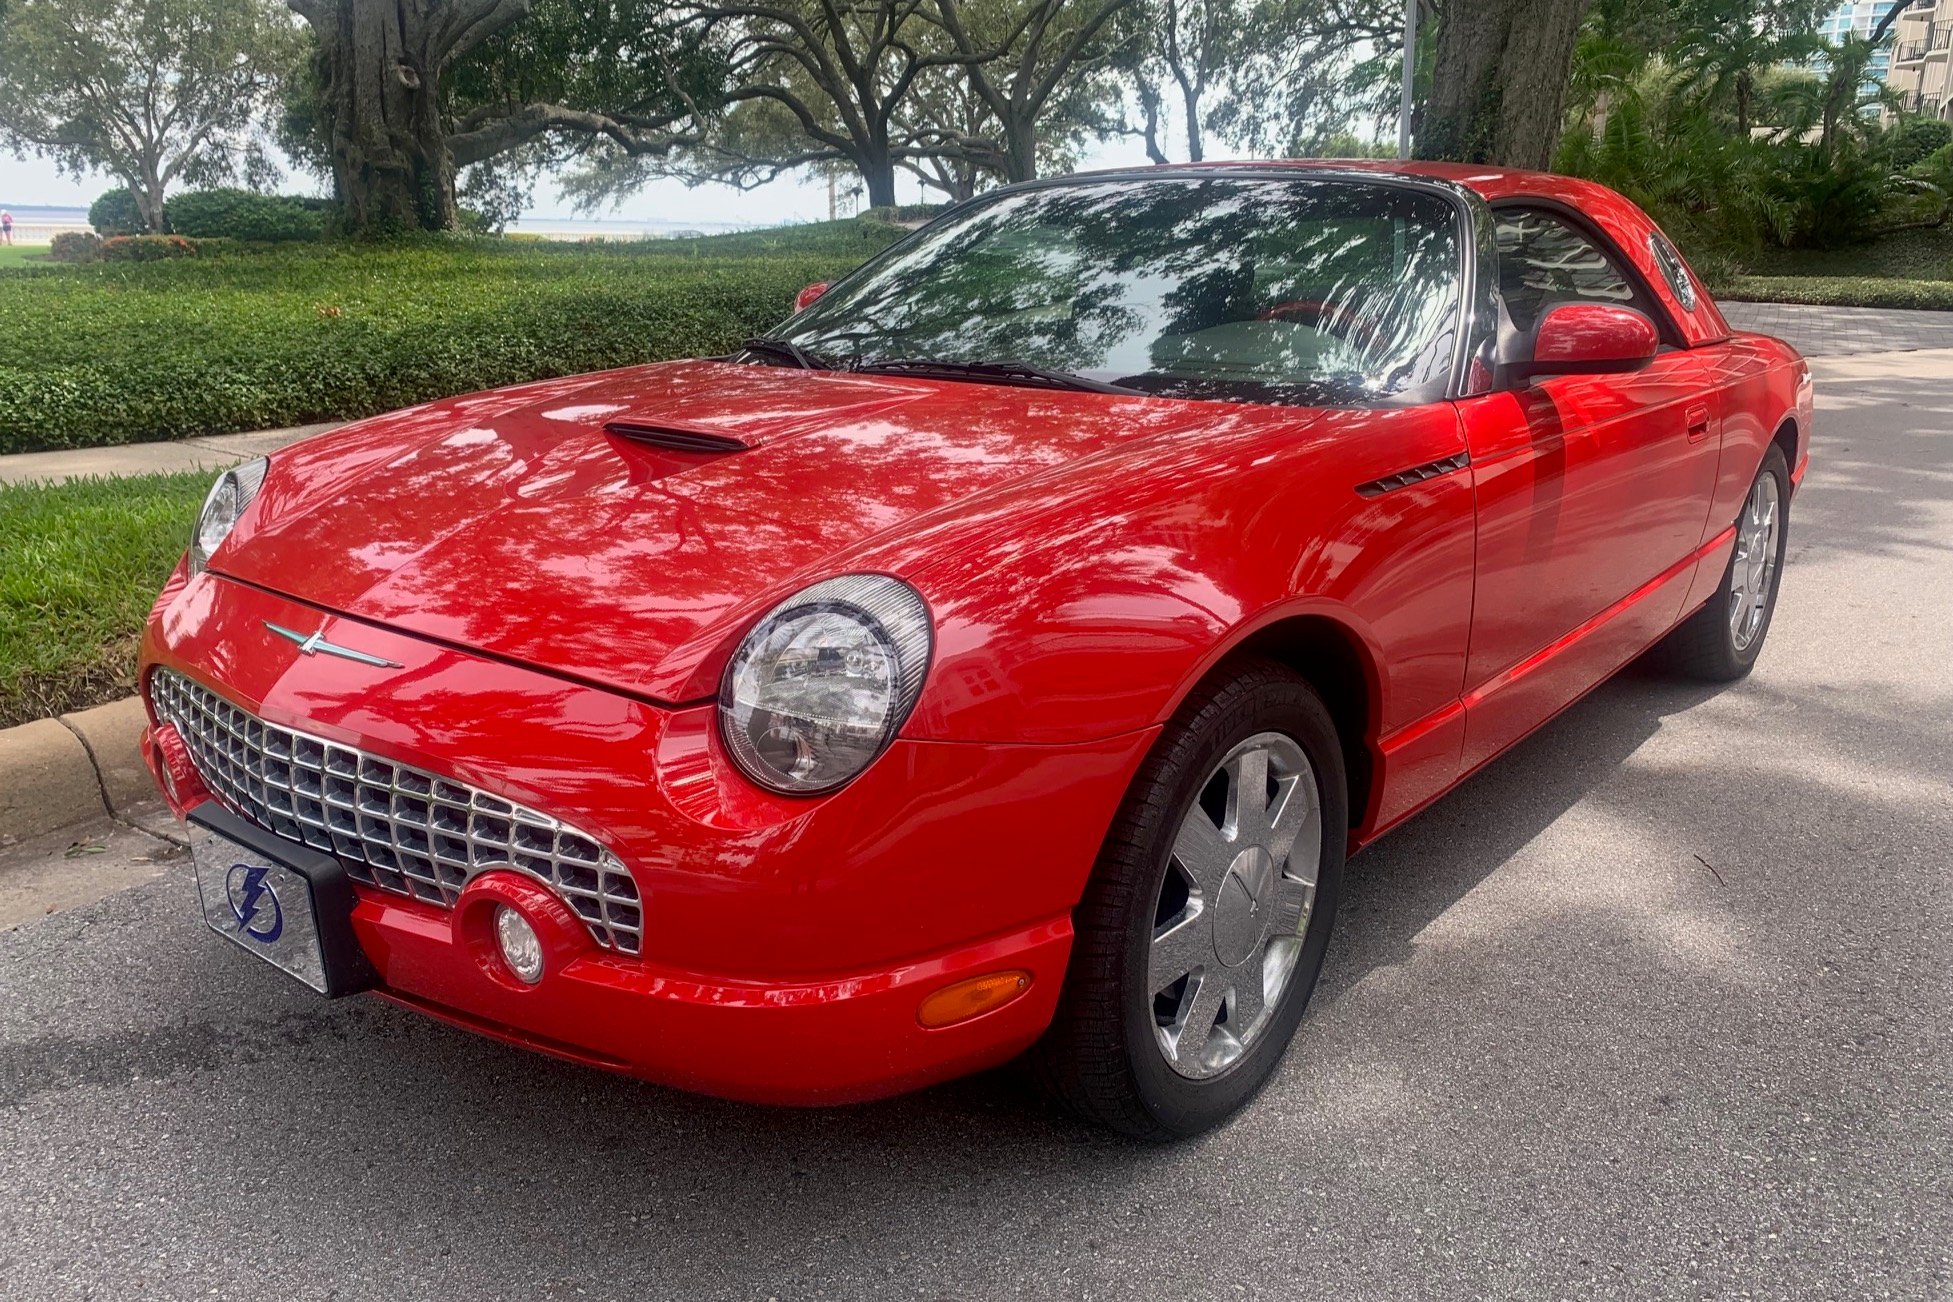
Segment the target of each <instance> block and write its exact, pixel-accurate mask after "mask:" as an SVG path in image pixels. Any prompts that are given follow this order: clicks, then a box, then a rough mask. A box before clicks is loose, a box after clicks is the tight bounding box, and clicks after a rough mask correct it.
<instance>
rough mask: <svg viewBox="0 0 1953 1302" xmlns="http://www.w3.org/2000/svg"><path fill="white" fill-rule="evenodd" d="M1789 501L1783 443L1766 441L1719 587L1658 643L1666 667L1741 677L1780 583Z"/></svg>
mask: <svg viewBox="0 0 1953 1302" xmlns="http://www.w3.org/2000/svg"><path fill="white" fill-rule="evenodd" d="M1789 508H1790V469H1789V466H1788V464H1787V463H1786V462H1785V461H1784V455H1783V450H1782V449H1781V448H1778V447H1776V446H1775V445H1772V446H1771V448H1770V450H1769V451H1768V452H1766V453H1764V455H1763V465H1762V467H1761V468H1760V469H1758V470H1757V472H1756V479H1755V480H1754V481H1753V482H1752V483H1751V484H1750V491H1749V495H1748V496H1747V497H1745V498H1744V499H1743V509H1742V512H1741V513H1740V514H1739V515H1738V516H1737V517H1736V546H1735V549H1734V550H1733V551H1732V552H1731V553H1730V557H1729V568H1728V569H1726V570H1725V571H1724V572H1723V576H1722V584H1721V586H1719V587H1718V588H1717V589H1716V594H1715V595H1714V596H1713V597H1711V598H1709V601H1708V604H1706V605H1705V606H1703V607H1702V609H1700V610H1698V611H1696V612H1695V614H1693V615H1691V616H1689V617H1688V618H1687V619H1686V620H1683V621H1682V623H1681V624H1680V625H1679V626H1678V627H1677V628H1676V629H1675V631H1674V632H1672V633H1670V634H1669V635H1668V637H1667V638H1666V640H1664V641H1663V642H1662V643H1661V646H1660V648H1659V654H1660V657H1661V659H1662V661H1663V662H1664V663H1665V664H1667V665H1668V666H1669V667H1670V668H1672V669H1674V670H1675V671H1676V672H1678V673H1681V674H1685V675H1687V676H1688V677H1691V678H1701V679H1706V680H1708V681H1710V682H1719V683H1720V682H1730V681H1732V680H1734V679H1737V678H1741V677H1743V676H1744V675H1745V674H1747V673H1749V671H1750V669H1751V668H1752V667H1753V666H1754V665H1755V664H1756V657H1757V656H1758V654H1759V653H1761V652H1762V650H1763V638H1764V635H1765V634H1766V633H1768V632H1769V631H1770V617H1771V616H1772V615H1773V614H1774V613H1775V612H1776V608H1777V589H1778V586H1779V585H1780V584H1781V583H1782V582H1783V556H1784V549H1785V547H1786V546H1787V545H1788V544H1789V539H1790V516H1789Z"/></svg>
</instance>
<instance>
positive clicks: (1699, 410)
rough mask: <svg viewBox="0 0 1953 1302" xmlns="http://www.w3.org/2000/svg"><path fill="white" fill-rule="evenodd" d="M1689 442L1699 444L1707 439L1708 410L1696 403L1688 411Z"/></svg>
mask: <svg viewBox="0 0 1953 1302" xmlns="http://www.w3.org/2000/svg"><path fill="white" fill-rule="evenodd" d="M1688 422H1689V442H1691V443H1700V442H1701V441H1702V440H1703V439H1706V438H1708V437H1709V408H1708V406H1707V405H1706V404H1703V403H1697V404H1696V405H1695V406H1693V407H1690V408H1689V410H1688Z"/></svg>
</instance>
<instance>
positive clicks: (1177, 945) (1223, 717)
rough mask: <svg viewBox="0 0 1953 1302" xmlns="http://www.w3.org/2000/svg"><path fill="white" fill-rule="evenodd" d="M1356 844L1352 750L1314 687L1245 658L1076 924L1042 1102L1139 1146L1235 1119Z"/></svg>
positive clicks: (1097, 880)
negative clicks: (1058, 1104)
mask: <svg viewBox="0 0 1953 1302" xmlns="http://www.w3.org/2000/svg"><path fill="white" fill-rule="evenodd" d="M1347 835H1348V797H1347V794H1346V783H1345V779H1344V772H1343V758H1342V748H1341V746H1340V744H1339V742H1338V740H1337V736H1336V729H1335V725H1334V723H1333V722H1332V721H1331V720H1330V717H1329V712H1328V710H1327V709H1325V708H1324V706H1323V704H1322V701H1321V699H1320V698H1319V697H1318V696H1317V695H1316V693H1315V691H1314V690H1313V689H1312V688H1311V687H1310V686H1309V685H1308V684H1307V683H1306V682H1304V681H1303V680H1302V679H1301V678H1299V677H1297V676H1296V675H1294V674H1293V673H1290V672H1289V671H1288V670H1286V669H1283V668H1281V667H1280V666H1278V665H1274V664H1269V663H1265V662H1260V661H1251V662H1243V663H1242V664H1240V665H1238V666H1235V667H1234V668H1233V669H1232V670H1231V671H1230V672H1228V673H1226V674H1224V675H1222V676H1220V677H1218V678H1217V679H1215V680H1213V681H1211V682H1209V683H1208V684H1205V685H1203V686H1202V687H1201V688H1199V689H1197V690H1196V691H1195V692H1194V693H1193V695H1192V696H1191V697H1190V698H1189V699H1188V701H1187V702H1186V703H1185V704H1184V705H1183V706H1182V707H1181V709H1180V711H1179V712H1178V713H1177V714H1176V715H1175V717H1174V718H1173V720H1172V721H1171V722H1170V723H1168V725H1167V726H1166V728H1165V729H1164V730H1163V732H1162V733H1161V736H1160V739H1159V741H1158V742H1157V743H1156V744H1155V746H1154V749H1153V752H1152V754H1151V755H1150V756H1148V758H1147V760H1146V762H1145V764H1144V765H1143V766H1142V767H1141V769H1140V772H1139V774H1138V776H1137V777H1136V778H1135V779H1134V781H1133V786H1132V789H1131V791H1130V792H1128V794H1127V797H1126V801H1125V804H1124V805H1123V806H1122V808H1121V810H1120V812H1119V815H1118V817H1117V819H1116V820H1115V821H1114V823H1113V826H1112V829H1111V832H1110V833H1109V834H1108V835H1107V838H1106V843H1105V848H1104V850H1103V851H1102V852H1101V854H1100V857H1099V862H1098V865H1097V866H1096V868H1095V869H1094V872H1093V876H1092V881H1091V884H1090V886H1089V887H1088V888H1087V890H1086V893H1085V898H1084V900H1083V901H1082V902H1081V903H1080V905H1079V908H1078V910H1077V912H1076V914H1075V915H1074V925H1075V930H1076V937H1075V939H1074V942H1073V946H1072V959H1071V965H1070V970H1069V971H1068V972H1067V974H1066V978H1065V989H1064V992H1063V993H1062V994H1061V996H1060V998H1059V1006H1058V1013H1057V1016H1056V1018H1055V1020H1054V1021H1053V1023H1052V1026H1051V1029H1050V1031H1049V1032H1047V1034H1046V1035H1045V1038H1044V1039H1043V1041H1041V1042H1040V1044H1039V1046H1038V1049H1037V1050H1036V1051H1035V1056H1034V1062H1035V1064H1036V1067H1037V1070H1038V1072H1039V1074H1040V1076H1041V1077H1042V1079H1043V1080H1044V1082H1045V1084H1046V1085H1047V1087H1048V1088H1049V1089H1050V1090H1051V1091H1052V1092H1053V1093H1054V1094H1056V1095H1057V1097H1058V1098H1059V1099H1060V1100H1061V1101H1063V1102H1064V1103H1065V1104H1067V1105H1068V1106H1069V1107H1071V1108H1072V1109H1073V1110H1074V1111H1076V1112H1078V1113H1079V1114H1081V1115H1082V1116H1085V1117H1087V1118H1089V1119H1091V1120H1094V1121H1097V1122H1100V1123H1101V1124H1104V1125H1107V1126H1110V1127H1112V1128H1113V1129H1115V1130H1119V1131H1123V1132H1124V1133H1126V1134H1131V1135H1137V1136H1142V1137H1145V1138H1152V1139H1168V1138H1174V1137H1178V1136H1182V1135H1191V1134H1196V1133H1198V1132H1200V1131H1202V1130H1206V1129H1208V1128H1209V1127H1211V1126H1214V1125H1217V1124H1219V1123H1220V1122H1221V1121H1223V1120H1225V1119H1226V1118H1227V1116H1228V1115H1229V1114H1230V1113H1232V1112H1233V1111H1234V1110H1235V1109H1236V1108H1238V1107H1240V1106H1241V1105H1242V1104H1243V1103H1245V1102H1246V1101H1247V1100H1248V1099H1249V1098H1250V1097H1251V1096H1252V1095H1253V1094H1254V1092H1255V1091H1256V1090H1257V1089H1258V1088H1260V1086H1261V1084H1262V1082H1263V1081H1265V1080H1266V1079H1267V1078H1268V1075H1269V1073H1270V1072H1272V1071H1273V1070H1274V1068H1275V1065H1276V1064H1277V1063H1278V1062H1280V1060H1281V1057H1282V1053H1283V1051H1284V1050H1285V1049H1286V1048H1287V1046H1288V1042H1289V1040H1290V1038H1291V1037H1292V1036H1293V1035H1294V1032H1295V1027H1296V1024H1297V1023H1298V1022H1299V1021H1300V1020H1301V1017H1302V1012H1303V1009H1304V1007H1305V1006H1306V1005H1307V1003H1308V1000H1309V994H1310V992H1311V991H1312V990H1313V989H1314V987H1315V983H1316V977H1317V974H1318V973H1319V972H1320V971H1321V968H1322V956H1323V951H1324V949H1325V947H1326V946H1327V945H1328V942H1329V929H1330V924H1331V922H1332V921H1333V919H1334V915H1335V910H1336V892H1337V887H1338V885H1339V883H1340V882H1341V879H1342V867H1343V855H1344V850H1345V845H1346V840H1347Z"/></svg>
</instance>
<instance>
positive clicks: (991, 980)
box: [915, 969, 1031, 1030]
mask: <svg viewBox="0 0 1953 1302" xmlns="http://www.w3.org/2000/svg"><path fill="white" fill-rule="evenodd" d="M1030 988H1031V974H1030V973H1029V972H1025V971H1022V970H1021V969H1012V970H1011V971H1009V972H992V973H990V974H989V975H987V976H980V977H971V978H970V979H969V980H967V981H958V982H957V983H956V984H955V985H949V986H944V987H943V988H942V989H941V990H938V991H937V992H936V993H935V994H933V995H930V996H929V997H928V998H927V999H925V1000H923V1001H922V1006H921V1007H919V1008H917V1009H916V1010H915V1019H916V1020H917V1021H918V1022H921V1023H922V1024H923V1025H924V1026H926V1027H928V1028H929V1029H931V1030H936V1029H937V1028H939V1027H944V1026H954V1025H956V1024H957V1023H958V1022H967V1021H969V1020H970V1019H971V1018H972V1017H979V1016H981V1015H982V1014H984V1013H987V1012H990V1011H991V1010H993V1009H997V1008H1002V1007H1003V1006H1004V1005H1005V1004H1007V1003H1009V1002H1010V1001H1011V1000H1013V999H1015V998H1017V996H1019V995H1021V994H1023V993H1024V992H1025V991H1026V990H1029V989H1030Z"/></svg>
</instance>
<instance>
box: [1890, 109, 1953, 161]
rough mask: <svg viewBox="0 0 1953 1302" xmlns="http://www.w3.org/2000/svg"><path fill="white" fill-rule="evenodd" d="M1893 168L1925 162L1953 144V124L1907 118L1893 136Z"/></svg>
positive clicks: (1933, 119)
mask: <svg viewBox="0 0 1953 1302" xmlns="http://www.w3.org/2000/svg"><path fill="white" fill-rule="evenodd" d="M1891 141H1892V166H1894V167H1896V168H1900V169H1904V168H1908V167H1911V166H1912V165H1913V164H1915V163H1919V162H1923V161H1924V160H1926V159H1927V158H1930V157H1931V156H1932V155H1933V154H1934V153H1936V152H1938V151H1939V150H1942V149H1945V148H1946V147H1947V146H1948V145H1949V144H1953V122H1941V121H1939V120H1938V119H1936V118H1907V119H1906V120H1905V122H1904V123H1903V124H1902V125H1900V126H1898V127H1897V128H1895V129H1894V130H1893V132H1892V135H1891Z"/></svg>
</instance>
